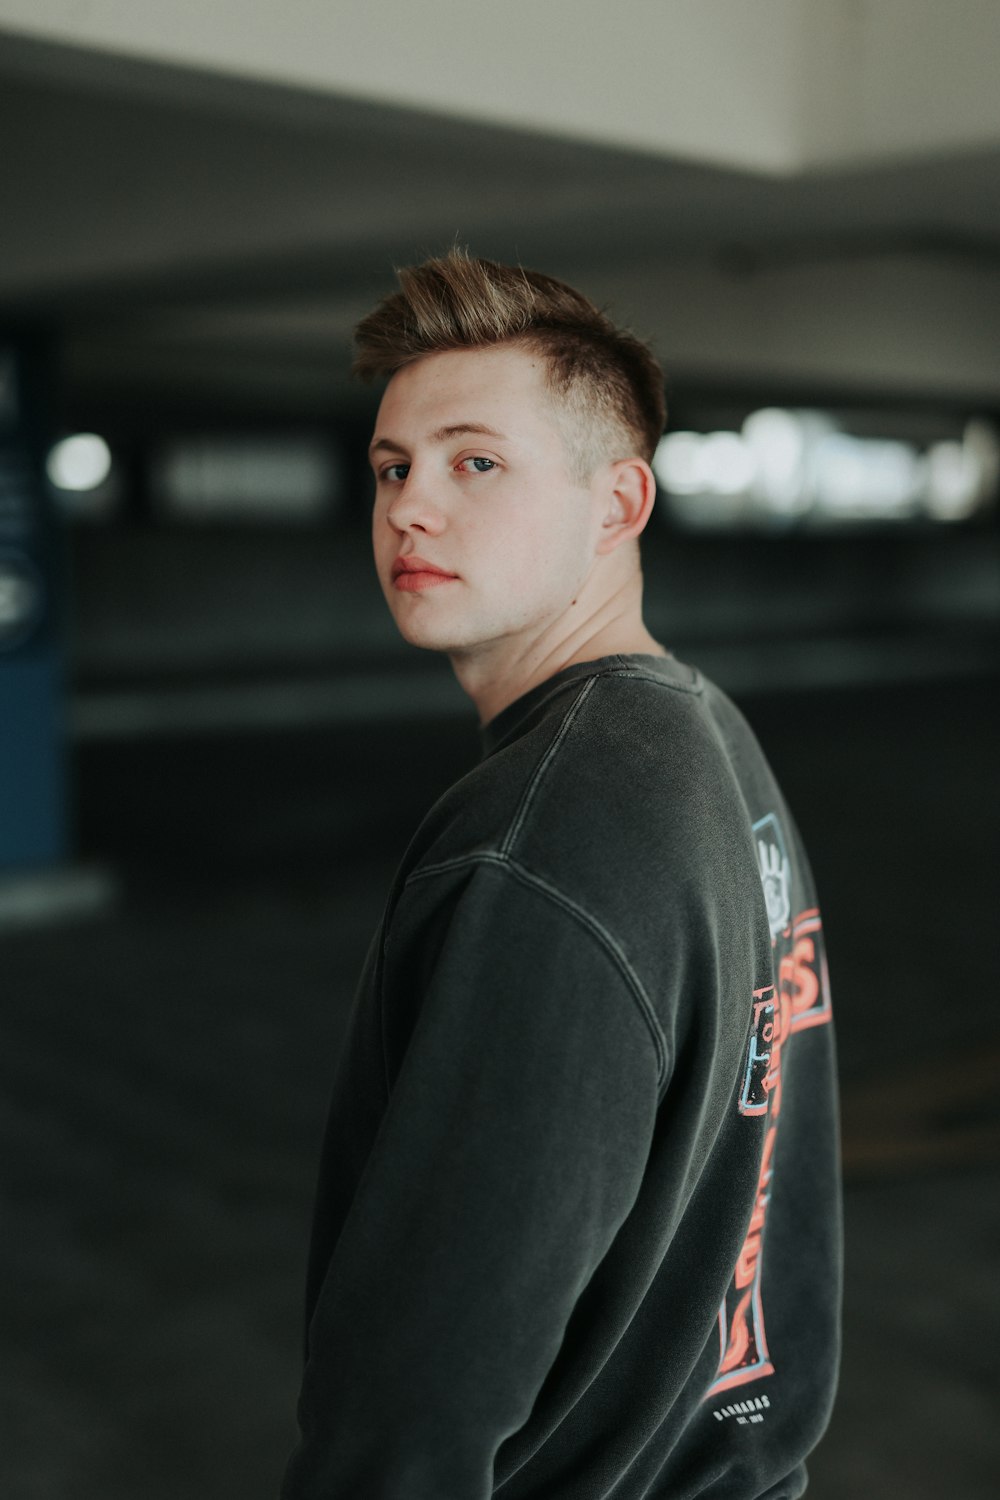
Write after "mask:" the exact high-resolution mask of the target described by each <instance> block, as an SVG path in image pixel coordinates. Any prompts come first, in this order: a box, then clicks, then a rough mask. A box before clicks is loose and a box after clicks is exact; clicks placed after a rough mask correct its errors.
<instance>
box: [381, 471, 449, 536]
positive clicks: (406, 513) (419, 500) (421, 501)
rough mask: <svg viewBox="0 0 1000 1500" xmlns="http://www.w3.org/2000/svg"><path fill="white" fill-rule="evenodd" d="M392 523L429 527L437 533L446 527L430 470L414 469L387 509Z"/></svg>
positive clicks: (398, 526) (399, 526)
mask: <svg viewBox="0 0 1000 1500" xmlns="http://www.w3.org/2000/svg"><path fill="white" fill-rule="evenodd" d="M386 515H387V517H388V520H389V523H390V525H392V526H394V527H395V528H396V530H397V531H410V530H418V531H426V532H427V533H428V534H430V535H432V536H436V535H437V534H438V533H439V532H440V531H441V530H443V528H444V524H445V517H444V513H443V512H442V509H441V506H440V505H439V504H438V502H437V500H436V498H435V495H434V487H433V484H432V483H431V481H430V479H429V477H428V476H427V474H426V473H425V472H423V471H418V470H417V469H416V467H415V466H414V467H413V468H411V469H410V471H409V473H408V474H407V476H406V478H405V479H404V480H403V482H402V484H401V485H399V487H398V488H397V490H396V492H395V494H394V495H393V497H392V499H391V500H390V502H389V506H388V509H387V511H386Z"/></svg>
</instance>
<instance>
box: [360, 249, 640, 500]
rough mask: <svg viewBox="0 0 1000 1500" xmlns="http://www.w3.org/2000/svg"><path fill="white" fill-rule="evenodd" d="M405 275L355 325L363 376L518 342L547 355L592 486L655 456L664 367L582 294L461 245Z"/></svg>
mask: <svg viewBox="0 0 1000 1500" xmlns="http://www.w3.org/2000/svg"><path fill="white" fill-rule="evenodd" d="M396 275H397V277H398V280H399V287H400V289H399V291H397V292H392V293H390V295H389V296H387V297H385V298H383V300H382V301H381V302H380V303H379V304H378V306H377V307H376V308H375V309H374V311H373V312H370V313H369V314H368V316H367V317H366V318H363V319H362V320H361V322H360V323H359V324H358V326H357V328H356V329H355V332H354V339H355V345H356V348H357V354H356V358H355V361H354V373H355V375H357V376H359V377H360V378H361V379H362V380H373V379H375V378H377V377H378V376H386V377H387V376H390V375H394V374H395V373H396V371H397V370H399V369H401V368H402V367H403V366H404V365H407V364H411V363H412V362H413V361H414V360H417V359H422V358H423V357H424V356H425V355H428V354H438V353H441V352H442V351H444V350H450V349H484V348H489V347H491V346H492V345H494V344H514V345H518V346H521V347H523V348H526V349H528V350H530V351H537V353H539V354H540V355H542V356H543V358H544V359H545V362H546V365H547V367H548V385H549V388H550V390H551V392H552V394H553V396H554V397H555V399H556V408H557V411H558V412H559V413H560V415H561V416H562V417H563V418H564V421H563V423H562V425H563V427H564V433H563V436H564V440H565V442H566V446H567V450H568V452H569V454H570V457H571V464H572V467H573V469H574V471H575V477H576V478H578V479H579V480H581V481H582V482H584V483H585V482H586V481H587V480H589V478H590V476H591V475H592V474H593V472H594V470H595V469H596V468H597V466H598V464H600V463H605V462H611V461H614V460H615V459H620V458H631V457H633V456H635V455H638V456H640V457H641V458H644V459H645V460H646V462H647V463H649V462H650V461H651V460H652V457H653V454H654V452H655V451H656V445H657V443H658V442H659V441H660V438H661V436H662V434H663V427H664V423H665V422H666V402H665V399H664V393H663V371H662V369H661V368H660V365H659V363H658V362H657V360H656V358H655V356H654V355H653V353H652V351H651V350H650V349H649V348H648V346H647V345H646V344H644V343H643V342H642V341H641V340H640V339H637V338H636V337H635V336H634V335H633V334H631V333H628V332H626V331H625V330H624V329H620V328H616V327H615V325H614V323H612V322H611V320H610V318H608V317H607V316H606V315H605V314H604V313H603V312H601V310H600V309H599V308H597V307H595V306H594V304H593V303H592V302H590V301H589V300H588V299H587V298H586V297H584V296H583V294H582V293H581V292H578V291H576V290H574V288H573V287H571V286H567V284H566V283H565V282H564V281H557V280H556V279H555V277H554V276H545V275H543V274H542V273H541V272H540V271H526V270H524V269H523V268H522V267H521V266H505V265H500V264H498V263H497V262H496V261H492V260H480V259H477V258H475V257H473V256H470V255H469V254H468V253H467V251H465V250H461V249H458V248H456V249H453V250H451V251H450V252H449V253H448V254H447V255H445V256H441V257H440V258H436V259H433V260H426V261H424V262H423V264H422V265H419V266H405V267H403V268H402V269H401V270H398V271H397V273H396ZM567 419H568V420H567Z"/></svg>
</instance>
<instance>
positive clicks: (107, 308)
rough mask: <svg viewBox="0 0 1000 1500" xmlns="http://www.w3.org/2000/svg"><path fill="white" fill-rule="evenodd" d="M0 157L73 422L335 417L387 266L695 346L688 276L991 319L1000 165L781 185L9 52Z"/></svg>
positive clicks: (445, 121)
mask: <svg viewBox="0 0 1000 1500" xmlns="http://www.w3.org/2000/svg"><path fill="white" fill-rule="evenodd" d="M0 140H2V159H0V225H2V255H0V317H4V316H6V317H7V318H11V317H17V318H23V317H28V318H36V319H43V320H46V321H48V322H50V323H52V324H53V325H54V326H55V327H56V329H57V331H58V334H59V337H60V340H61V344H62V348H63V353H64V360H65V369H66V372H67V383H68V388H69V391H70V404H71V405H72V404H73V400H74V399H75V400H77V402H78V404H79V405H82V406H83V407H84V408H85V407H86V404H87V401H88V400H89V401H90V402H91V405H92V406H93V404H94V403H95V402H96V403H99V402H100V400H101V399H106V400H107V401H119V402H121V401H123V400H126V399H127V400H131V401H133V402H134V401H137V400H149V399H154V398H161V399H172V400H175V401H182V400H183V399H184V396H185V395H188V396H192V395H194V396H195V397H196V398H197V399H198V400H202V401H204V400H208V399H222V398H225V399H228V400H229V401H230V402H231V403H235V404H237V405H239V404H240V403H245V404H247V405H253V404H254V403H257V404H260V402H261V401H265V400H266V401H270V402H271V403H272V404H273V405H274V406H275V407H276V408H281V407H282V406H285V407H287V408H288V409H301V410H307V409H309V408H310V407H311V408H312V409H314V410H319V409H323V408H324V407H328V406H329V403H330V402H331V401H343V400H345V399H347V392H348V389H349V388H348V386H347V385H346V366H347V361H348V347H349V339H350V329H351V327H352V325H353V323H354V321H355V320H356V319H357V317H358V316H360V315H361V313H363V312H364V311H365V310H366V309H367V308H368V307H369V306H370V304H371V302H372V300H373V298H374V297H375V296H377V295H380V294H381V293H382V292H384V291H386V290H388V289H389V287H390V285H391V266H392V265H393V263H399V262H405V261H407V260H412V259H414V258H419V257H420V256H422V255H423V254H425V253H429V252H434V251H437V250H439V249H441V248H442V247H444V246H446V245H448V244H449V243H451V242H452V241H453V240H456V239H457V240H459V241H460V242H463V243H467V244H469V245H470V247H471V248H472V249H473V250H474V251H476V252H478V253H481V254H486V255H492V256H495V257H498V258H502V259H519V260H521V261H522V262H524V263H525V264H528V265H532V264H534V265H540V266H544V268H545V269H547V270H550V271H552V272H554V273H555V274H562V275H565V276H568V277H570V278H571V279H574V280H576V281H578V282H579V284H581V285H582V286H583V287H584V288H585V289H588V290H590V289H591V288H593V289H594V290H595V295H597V294H598V293H599V294H600V295H601V298H602V300H608V299H610V300H611V301H612V302H614V301H615V300H616V289H617V280H616V278H618V276H619V273H626V272H627V273H628V275H627V277H626V278H625V279H626V281H628V283H629V284H630V285H631V286H632V287H633V288H634V287H635V285H636V284H637V283H641V281H642V278H643V276H644V275H645V276H649V277H655V278H657V280H658V281H659V282H661V283H662V282H671V283H672V284H673V285H674V286H675V287H676V294H675V298H676V310H677V313H678V317H679V320H680V321H681V322H682V321H683V318H682V317H681V314H682V312H683V308H682V307H681V303H682V302H683V299H684V297H685V288H686V287H689V286H690V285H693V283H692V282H691V281H690V272H691V268H693V267H697V268H698V269H699V272H700V273H704V272H705V270H706V268H707V269H708V270H709V271H710V273H711V275H712V276H714V277H716V278H722V279H723V280H725V281H728V282H730V283H732V282H734V281H735V282H737V283H739V284H740V285H744V286H745V287H746V295H747V296H748V297H752V295H753V281H754V278H756V277H764V276H769V277H771V278H772V279H773V278H774V277H776V276H777V277H781V276H783V275H785V274H788V275H793V274H801V272H802V270H803V268H810V267H811V268H821V269H822V272H823V275H829V276H830V277H831V278H832V280H833V281H836V279H837V278H838V277H840V278H841V279H843V277H844V276H845V275H848V276H849V274H850V268H851V266H852V265H857V264H859V263H862V262H865V263H869V262H871V261H873V260H879V259H882V260H883V261H884V260H885V258H886V257H889V258H892V257H896V258H902V259H903V260H905V261H906V263H907V264H911V265H912V264H914V263H927V264H930V263H933V264H935V265H936V266H938V267H941V266H942V265H945V266H946V267H947V271H948V275H949V277H951V278H952V280H953V282H954V284H955V286H956V287H958V286H961V285H962V284H963V283H964V282H965V281H966V280H967V279H968V277H973V278H979V282H978V284H980V285H982V286H984V287H986V288H996V289H997V293H998V296H1000V150H997V149H984V150H982V151H980V152H977V153H966V154H963V155H951V156H945V155H941V156H938V157H934V158H925V159H920V160H912V159H908V160H906V161H905V162H903V161H900V162H888V163H881V164H879V165H873V166H868V167H866V168H865V169H863V170H861V169H856V170H850V171H847V170H842V169H841V170H836V171H832V170H831V171H812V172H809V173H807V174H802V175H798V176H791V177H789V176H784V177H775V176H769V175H765V174H757V173H750V172H741V171H726V170H720V169H717V168H710V167H706V166H699V165H694V164H690V163H684V162H678V161H675V160H669V159H664V158H662V157H658V156H655V155H652V154H642V153H640V152H633V151H626V150H621V149H611V148H602V147H600V146H595V145H591V144H582V143H576V142H573V141H570V140H566V139H557V138H553V137H542V136H539V135H535V134H529V133H521V132H518V131H515V130H509V129H501V128H497V127H492V126H484V125H476V124H471V123H465V122H460V121H456V120H455V119H453V118H445V117H435V116H432V115H429V114H422V113H417V112H413V111H405V110H396V109H392V108H389V107H386V106H383V105H374V104H364V103H360V102H358V101H354V100H343V99H337V98H332V97H329V96H322V95H318V94H310V93H308V92H306V91H304V90H293V89H283V88H279V87H275V86H271V85H263V84H259V83H255V84H251V83H243V82H241V81H239V80H236V79H232V78H230V79H226V80H223V79H216V78H213V77H212V76H211V75H208V74H204V73H198V74H195V73H193V72H187V71H185V70H181V69H170V68H165V67H162V66H158V65H152V64H148V63H138V62H125V61H123V60H122V59H114V60H110V59H107V58H101V57H98V56H97V55H95V54H84V53H81V52H75V51H74V50H73V49H68V48H61V47H54V46H49V45H47V44H40V43H36V42H28V41H26V40H24V39H21V38H14V37H11V36H7V37H3V36H2V35H0ZM623 284H624V283H623ZM706 295H709V296H710V295H711V294H706ZM989 297H990V298H992V300H990V308H989V316H990V317H991V318H995V316H996V312H997V298H996V297H993V296H992V293H990V294H989ZM988 300H989V298H988ZM660 303H661V306H662V304H663V299H662V298H661V299H660ZM641 311H642V310H641V308H640V309H638V312H639V314H640V319H641ZM973 312H974V309H973ZM662 319H663V320H665V322H666V323H667V324H669V323H670V322H671V313H670V307H669V299H668V301H667V304H666V311H665V312H663V314H662ZM642 331H644V332H648V333H650V334H651V335H652V336H653V337H654V338H657V339H658V340H662V338H663V336H664V329H663V327H657V328H654V329H649V328H643V329H642ZM667 337H668V341H669V332H668V334H667ZM696 345H697V340H696V339H695V340H693V341H692V350H693V351H694V352H693V353H692V352H689V354H688V355H686V356H685V355H684V354H683V353H682V358H681V365H682V368H683V367H684V359H685V358H687V360H688V363H689V364H690V365H691V367H692V368H694V367H695V366H697V363H698V360H697V349H696ZM988 354H989V350H988V349H987V350H986V351H985V354H984V357H987V358H988ZM750 363H751V364H752V360H751V362H750ZM744 364H745V366H746V367H747V368H749V365H747V362H746V361H744ZM977 371H978V372H979V373H977V374H976V375H975V376H974V377H972V386H973V388H975V382H976V380H978V381H979V383H980V385H984V377H983V376H982V373H981V367H980V366H977ZM988 383H989V382H988V380H987V381H985V384H988ZM984 388H985V386H984ZM997 390H998V391H1000V368H998V372H997Z"/></svg>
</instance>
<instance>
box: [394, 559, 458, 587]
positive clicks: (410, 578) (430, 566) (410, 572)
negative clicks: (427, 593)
mask: <svg viewBox="0 0 1000 1500" xmlns="http://www.w3.org/2000/svg"><path fill="white" fill-rule="evenodd" d="M456 576H457V575H456V574H454V573H446V572H445V570H444V568H439V567H437V566H436V565H435V564H434V563H431V562H427V561H426V560H425V559H424V558H422V557H414V556H410V557H397V558H396V561H395V562H394V563H393V565H392V581H393V583H394V584H395V585H396V587H397V588H398V589H403V590H405V591H406V592H412V591H414V590H416V589H427V588H434V587H435V586H436V585H438V584H441V583H451V582H452V581H453V580H454V578H455V577H456Z"/></svg>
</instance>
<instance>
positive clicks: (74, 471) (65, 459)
mask: <svg viewBox="0 0 1000 1500" xmlns="http://www.w3.org/2000/svg"><path fill="white" fill-rule="evenodd" d="M45 471H46V473H47V474H48V476H49V479H50V480H51V482H52V483H53V484H54V485H55V487H56V489H59V490H75V491H82V490H96V489H99V488H100V486H101V485H102V484H103V483H104V481H105V480H106V479H107V477H108V475H109V474H110V473H111V449H110V448H109V447H108V445H107V443H106V442H105V441H104V439H103V438H102V437H98V436H97V434H96V433H95V432H78V433H76V434H75V435H74V436H73V437H67V438H63V439H62V441H61V442H59V443H56V444H55V445H54V447H52V448H51V449H50V451H49V456H48V459H47V460H46V463H45Z"/></svg>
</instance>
